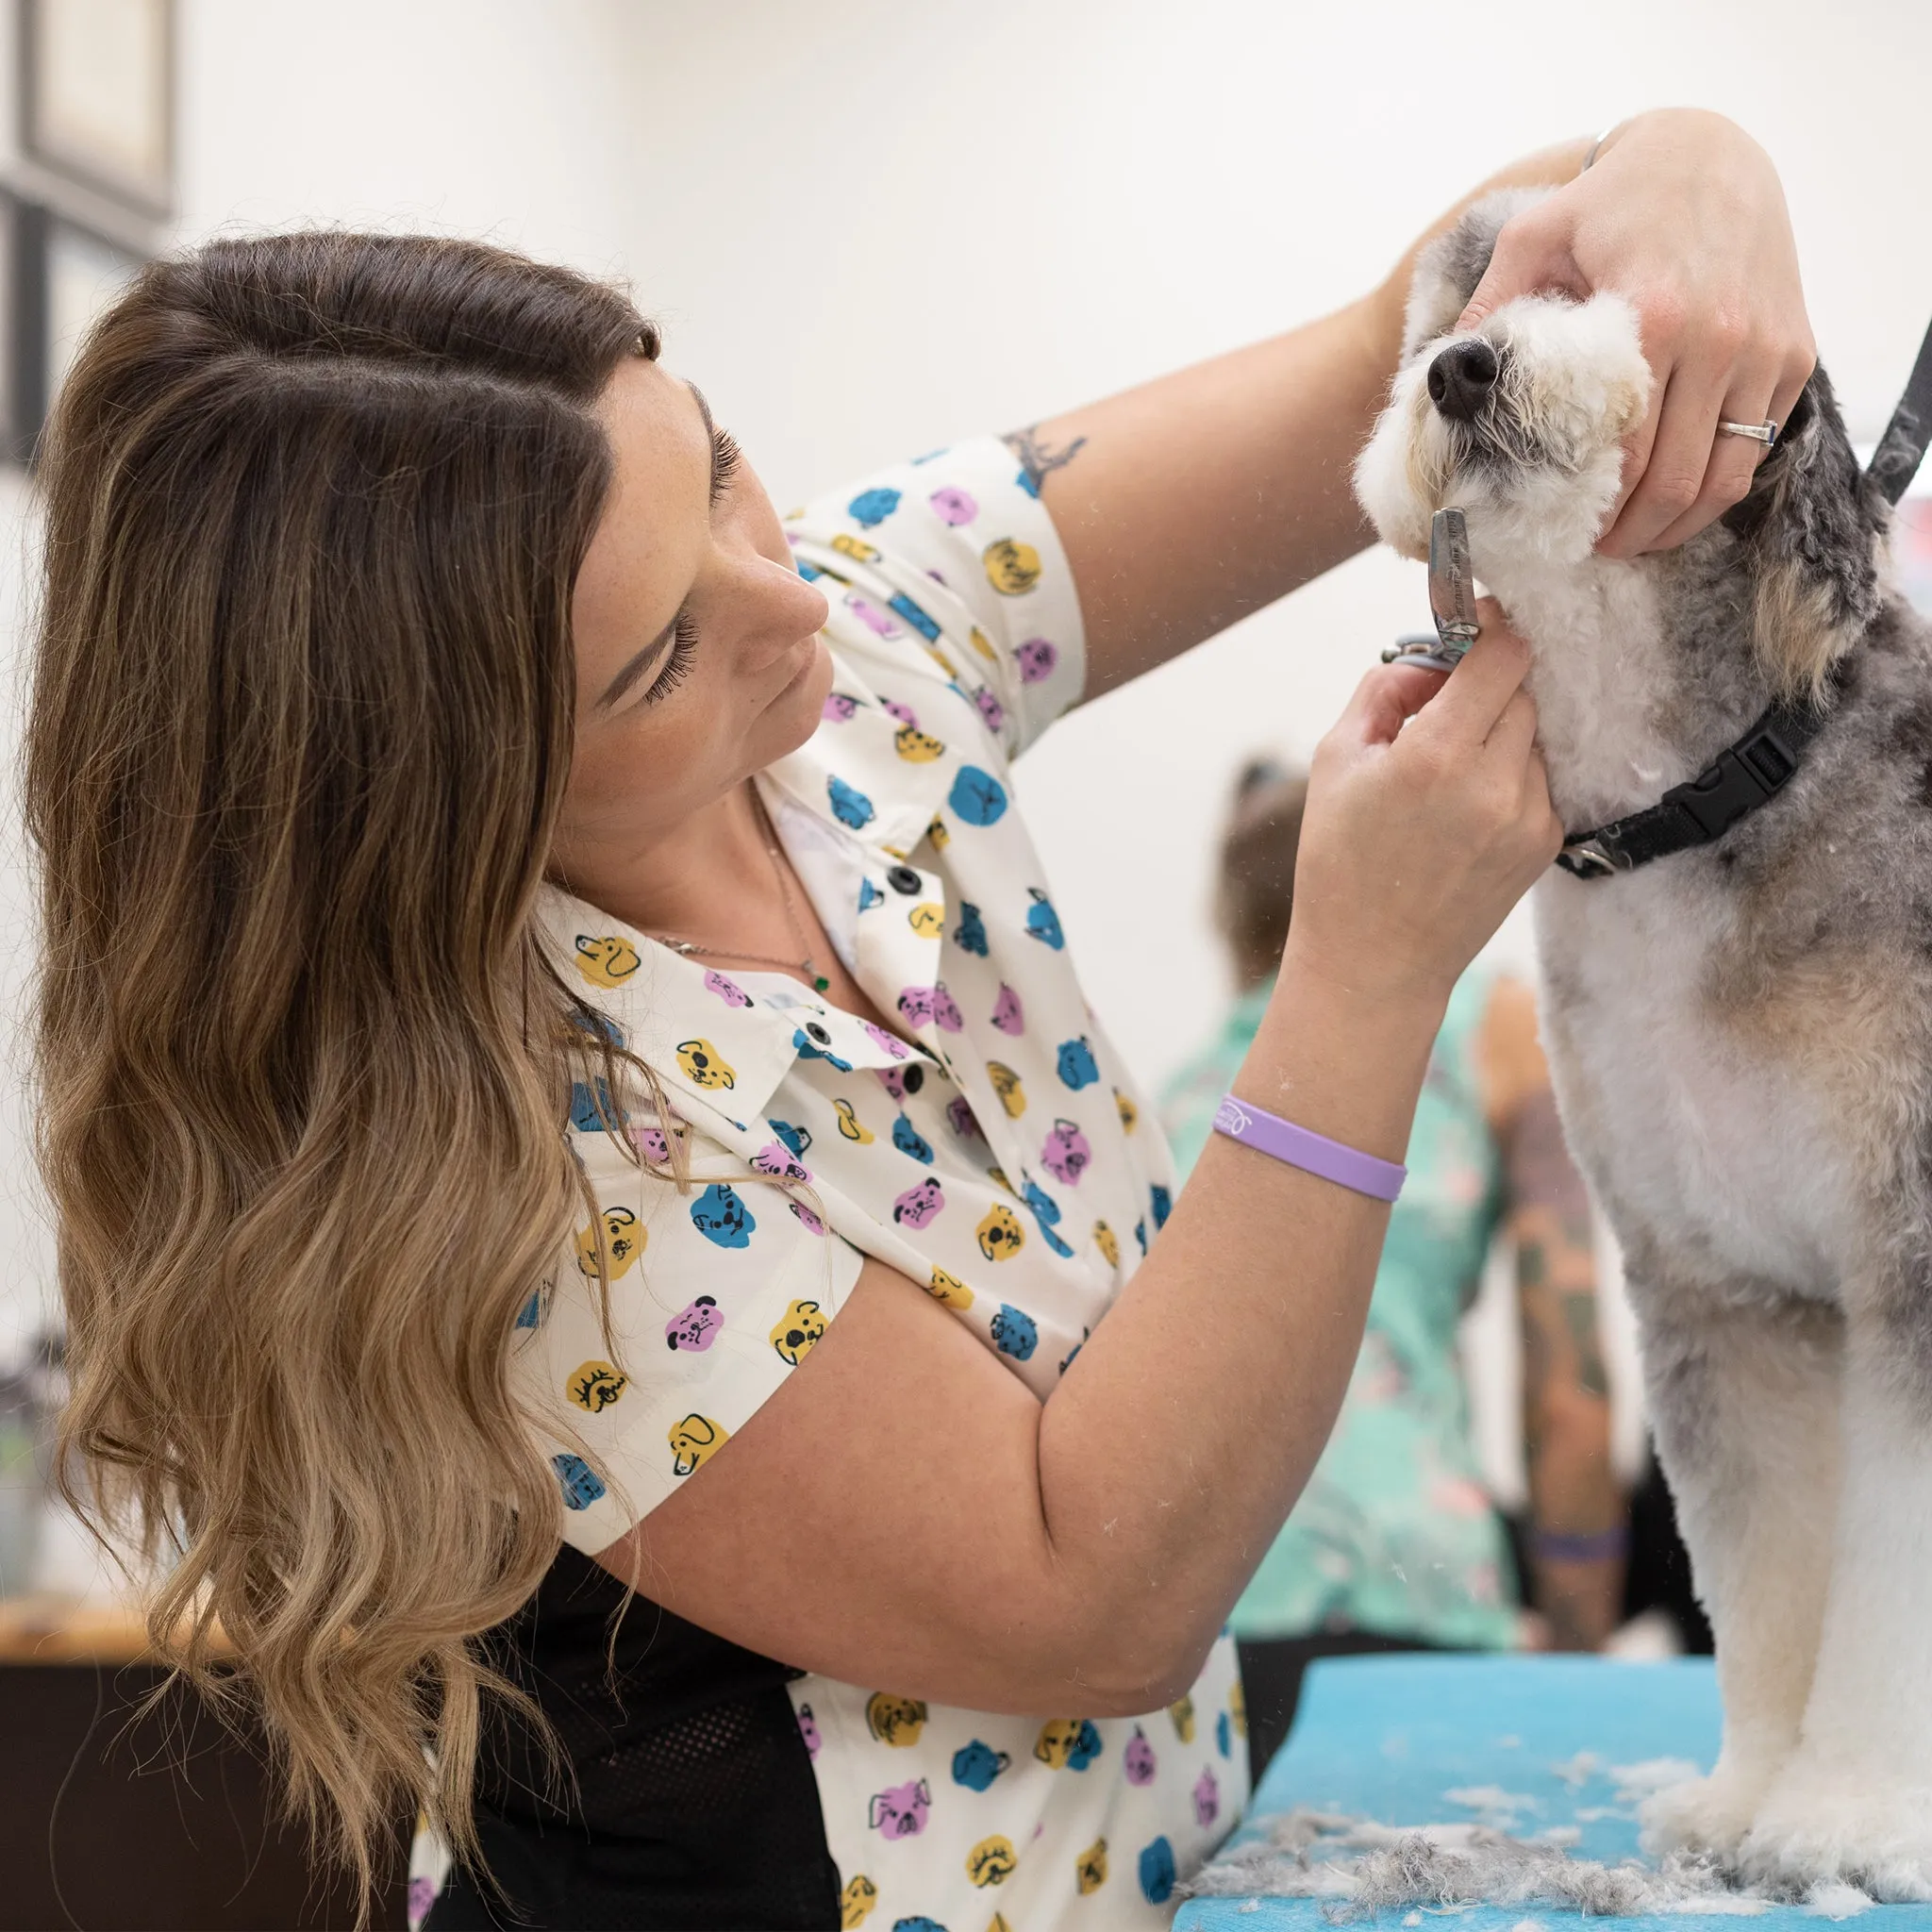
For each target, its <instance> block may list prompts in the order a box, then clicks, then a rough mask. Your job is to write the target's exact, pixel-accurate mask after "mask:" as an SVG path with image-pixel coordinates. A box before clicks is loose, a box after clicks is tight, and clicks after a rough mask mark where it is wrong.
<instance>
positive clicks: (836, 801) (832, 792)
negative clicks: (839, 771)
mask: <svg viewBox="0 0 1932 1932" xmlns="http://www.w3.org/2000/svg"><path fill="white" fill-rule="evenodd" d="M825 792H826V795H827V796H828V797H829V798H830V799H831V801H832V816H833V817H834V818H835V819H837V820H838V821H839V823H840V824H841V825H849V826H851V828H852V829H853V830H854V831H855V832H859V831H863V830H864V829H865V827H866V826H867V825H869V824H872V822H873V818H874V812H873V806H872V800H871V799H869V798H868V797H867V796H866V795H865V793H864V792H862V791H855V790H854V789H853V787H851V786H850V785H848V784H846V782H845V781H844V779H842V778H840V777H831V778H827V779H826V780H825Z"/></svg>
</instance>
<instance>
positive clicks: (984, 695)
mask: <svg viewBox="0 0 1932 1932" xmlns="http://www.w3.org/2000/svg"><path fill="white" fill-rule="evenodd" d="M973 702H974V704H975V705H977V706H978V707H979V715H980V716H981V717H982V718H984V719H985V720H986V728H987V729H988V730H989V731H997V730H998V729H999V728H1000V727H1001V726H1002V725H1003V724H1005V723H1006V722H1007V708H1006V706H1004V705H1003V704H1001V703H1000V701H999V699H997V698H996V697H994V696H993V694H992V693H991V691H988V690H987V688H986V687H985V686H984V685H981V686H980V687H979V689H978V690H977V691H974V693H973Z"/></svg>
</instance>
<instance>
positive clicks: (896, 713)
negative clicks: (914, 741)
mask: <svg viewBox="0 0 1932 1932" xmlns="http://www.w3.org/2000/svg"><path fill="white" fill-rule="evenodd" d="M879 708H880V709H881V710H884V711H890V712H891V714H892V716H893V717H895V718H896V719H898V721H899V722H900V724H903V725H905V726H906V728H907V729H908V731H917V730H918V729H919V719H918V716H917V714H916V713H915V712H914V711H913V708H912V707H911V706H910V705H902V704H901V703H900V702H899V700H898V699H897V698H881V699H880V700H879Z"/></svg>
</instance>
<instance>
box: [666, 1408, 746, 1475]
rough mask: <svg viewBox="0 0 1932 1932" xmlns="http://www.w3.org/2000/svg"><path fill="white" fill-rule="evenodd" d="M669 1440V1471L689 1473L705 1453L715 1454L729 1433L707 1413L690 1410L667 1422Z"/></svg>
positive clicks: (729, 1437)
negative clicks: (685, 1414) (695, 1412)
mask: <svg viewBox="0 0 1932 1932" xmlns="http://www.w3.org/2000/svg"><path fill="white" fill-rule="evenodd" d="M669 1440H670V1442H671V1473H672V1474H673V1475H689V1474H691V1471H692V1470H694V1469H696V1468H697V1467H698V1465H699V1464H700V1463H702V1462H703V1461H705V1459H706V1458H707V1457H711V1456H715V1455H716V1454H717V1453H718V1451H719V1450H720V1449H722V1448H723V1447H724V1444H725V1443H726V1442H728V1441H730V1440H731V1434H730V1431H729V1430H728V1429H725V1428H723V1427H721V1426H720V1425H719V1424H717V1423H714V1422H713V1421H711V1419H710V1418H709V1417H708V1416H702V1415H695V1414H693V1415H688V1416H686V1417H685V1419H684V1420H683V1421H682V1422H681V1423H674V1424H672V1425H671V1429H670V1432H669Z"/></svg>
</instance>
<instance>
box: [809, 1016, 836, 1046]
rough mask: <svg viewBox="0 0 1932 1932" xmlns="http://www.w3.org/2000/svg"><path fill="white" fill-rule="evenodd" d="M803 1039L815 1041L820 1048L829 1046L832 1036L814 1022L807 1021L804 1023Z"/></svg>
mask: <svg viewBox="0 0 1932 1932" xmlns="http://www.w3.org/2000/svg"><path fill="white" fill-rule="evenodd" d="M805 1037H806V1038H807V1039H808V1040H815V1041H817V1042H818V1043H819V1044H820V1045H821V1046H830V1045H831V1043H832V1036H831V1035H830V1034H829V1033H827V1032H826V1031H825V1029H824V1027H823V1026H821V1025H820V1024H819V1023H818V1022H817V1021H816V1020H808V1021H807V1022H806V1023H805Z"/></svg>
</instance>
